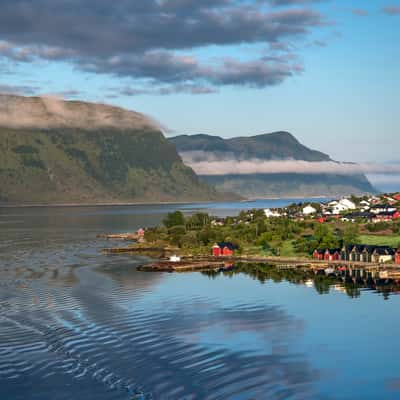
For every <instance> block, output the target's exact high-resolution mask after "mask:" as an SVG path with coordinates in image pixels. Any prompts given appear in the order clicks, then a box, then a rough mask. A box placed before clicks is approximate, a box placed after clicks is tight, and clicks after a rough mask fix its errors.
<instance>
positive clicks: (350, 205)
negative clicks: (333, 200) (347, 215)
mask: <svg viewBox="0 0 400 400" xmlns="http://www.w3.org/2000/svg"><path fill="white" fill-rule="evenodd" d="M339 204H340V205H342V206H343V207H345V208H346V209H347V210H355V209H356V208H357V207H356V205H355V204H354V203H353V202H352V201H351V200H349V199H342V200H340V201H339Z"/></svg>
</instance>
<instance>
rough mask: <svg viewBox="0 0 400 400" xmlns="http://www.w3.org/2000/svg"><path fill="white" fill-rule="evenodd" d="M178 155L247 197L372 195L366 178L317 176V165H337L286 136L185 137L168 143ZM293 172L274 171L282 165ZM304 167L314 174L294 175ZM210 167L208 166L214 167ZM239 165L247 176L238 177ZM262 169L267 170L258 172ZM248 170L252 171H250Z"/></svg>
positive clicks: (217, 182) (222, 187) (224, 187)
mask: <svg viewBox="0 0 400 400" xmlns="http://www.w3.org/2000/svg"><path fill="white" fill-rule="evenodd" d="M170 142H171V143H173V144H174V146H175V147H176V149H177V150H178V152H179V154H180V155H181V157H182V158H183V160H184V161H185V162H186V164H187V165H189V166H191V167H192V168H193V169H194V170H195V171H196V172H198V173H199V174H200V177H201V178H202V179H203V181H204V182H207V183H210V184H212V185H214V186H215V187H217V188H218V189H220V190H223V191H228V192H233V193H237V194H240V195H242V196H244V197H247V198H251V199H254V198H268V197H308V196H310V197H311V196H333V197H336V196H342V195H348V194H363V193H373V192H375V189H374V188H373V187H372V185H371V184H370V182H369V181H368V179H367V178H366V177H365V176H364V175H362V174H361V175H360V174H347V173H346V174H340V173H337V172H332V173H324V172H322V171H321V173H319V171H320V170H319V169H318V168H319V166H320V165H322V164H319V163H323V164H326V163H328V164H330V165H331V166H332V167H333V168H332V169H334V167H335V165H337V164H338V163H335V162H334V161H333V160H332V159H331V158H330V157H329V155H327V154H324V153H322V152H319V151H316V150H312V149H309V148H308V147H306V146H304V145H303V144H301V143H300V142H299V141H298V140H297V139H296V138H295V137H294V136H293V135H291V134H290V133H288V132H274V133H271V134H263V135H257V136H252V137H239V138H232V139H223V138H220V137H217V136H209V135H193V136H188V135H182V136H177V137H174V138H171V139H170ZM281 161H284V162H286V167H287V165H289V169H290V171H282V172H277V171H271V172H270V170H269V169H268V166H269V165H271V166H273V167H274V168H276V166H277V165H278V164H279V162H281ZM299 161H300V162H301V163H302V164H301V167H302V168H303V167H304V162H305V163H306V164H307V165H308V167H309V170H310V171H311V170H312V172H310V173H306V172H304V171H303V172H302V171H296V165H300V164H298V163H297V162H299ZM210 162H211V164H210V166H209V167H207V163H210ZM239 162H241V163H242V165H243V162H244V163H245V164H246V168H247V169H248V171H247V172H246V173H239V172H238V171H237V167H238V165H239ZM261 165H263V168H260V169H259V170H257V169H258V168H259V167H260V166H261ZM249 171H250V172H249Z"/></svg>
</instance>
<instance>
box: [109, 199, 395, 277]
mask: <svg viewBox="0 0 400 400" xmlns="http://www.w3.org/2000/svg"><path fill="white" fill-rule="evenodd" d="M109 238H114V239H115V238H119V239H125V240H130V241H132V240H133V241H134V244H133V245H131V246H128V247H123V248H114V249H108V250H107V251H109V252H115V253H117V252H133V253H143V254H148V255H150V256H152V257H154V258H156V259H158V260H159V263H158V264H156V265H155V264H153V267H154V266H155V267H156V268H155V269H156V270H157V269H167V270H170V269H173V270H178V269H180V270H196V269H202V268H203V267H204V268H212V267H214V266H215V265H220V264H221V263H222V262H225V261H228V264H227V265H228V266H229V265H231V264H232V262H235V261H242V262H243V261H244V262H246V261H249V262H252V261H254V260H256V261H257V262H262V261H263V260H264V261H265V262H273V263H278V264H282V263H285V264H302V265H304V264H305V263H308V264H310V265H312V264H314V265H316V266H317V267H321V265H325V266H326V267H329V266H331V265H334V266H335V267H338V266H340V265H348V266H351V265H357V266H360V265H361V266H363V265H364V267H365V268H373V267H379V266H389V265H392V266H396V265H398V266H400V194H392V195H387V194H385V195H380V196H364V197H355V196H352V197H348V198H341V199H338V200H333V201H329V202H326V203H314V202H312V203H298V204H291V205H289V206H287V207H284V208H275V209H253V210H248V211H242V212H240V213H239V215H238V216H234V217H225V218H220V217H213V216H210V215H208V214H206V213H201V212H199V213H195V214H193V215H189V216H185V215H184V214H183V213H182V212H180V211H175V212H172V213H169V214H168V215H167V216H166V218H165V219H164V221H163V225H160V226H156V227H150V228H147V229H145V230H144V229H139V230H138V231H137V232H135V233H129V234H120V235H115V234H114V235H110V236H109Z"/></svg>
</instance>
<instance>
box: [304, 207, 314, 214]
mask: <svg viewBox="0 0 400 400" xmlns="http://www.w3.org/2000/svg"><path fill="white" fill-rule="evenodd" d="M316 212H317V210H316V209H315V208H314V207H313V206H310V205H308V206H307V207H304V208H303V215H311V214H315V213H316Z"/></svg>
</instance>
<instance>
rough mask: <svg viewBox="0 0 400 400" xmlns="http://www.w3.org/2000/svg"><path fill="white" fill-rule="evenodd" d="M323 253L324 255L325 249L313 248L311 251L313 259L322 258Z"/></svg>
mask: <svg viewBox="0 0 400 400" xmlns="http://www.w3.org/2000/svg"><path fill="white" fill-rule="evenodd" d="M324 255H325V251H324V250H318V249H315V250H314V253H313V259H314V260H323V259H324Z"/></svg>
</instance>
